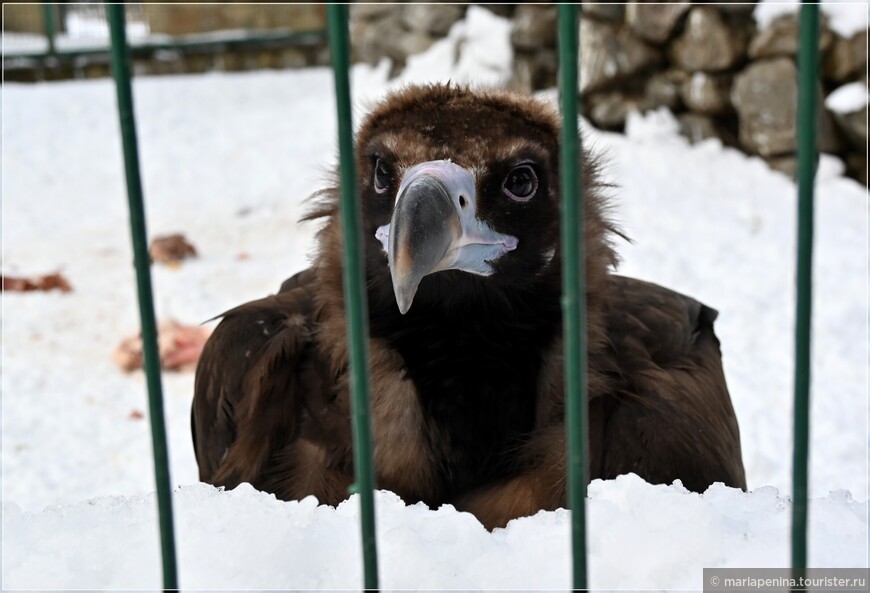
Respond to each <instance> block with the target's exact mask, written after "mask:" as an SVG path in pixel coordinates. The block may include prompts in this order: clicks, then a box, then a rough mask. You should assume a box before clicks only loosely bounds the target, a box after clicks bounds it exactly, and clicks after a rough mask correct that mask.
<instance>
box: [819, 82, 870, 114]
mask: <svg viewBox="0 0 870 593" xmlns="http://www.w3.org/2000/svg"><path fill="white" fill-rule="evenodd" d="M868 102H870V92H867V87H866V86H865V85H864V83H863V82H850V83H849V84H844V85H843V86H841V87H840V88H838V89H837V90H835V91H834V92H833V93H831V94H830V95H828V98H827V99H825V107H827V108H828V109H830V110H831V111H833V112H834V113H843V114H846V113H855V112H856V111H860V110H861V109H864V108H865V107H866V106H867V103H868Z"/></svg>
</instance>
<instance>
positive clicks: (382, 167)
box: [372, 157, 393, 194]
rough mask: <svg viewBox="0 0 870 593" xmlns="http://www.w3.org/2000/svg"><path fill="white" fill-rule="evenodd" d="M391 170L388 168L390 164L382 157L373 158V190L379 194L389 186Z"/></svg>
mask: <svg viewBox="0 0 870 593" xmlns="http://www.w3.org/2000/svg"><path fill="white" fill-rule="evenodd" d="M392 177H393V175H392V171H391V170H390V166H389V165H388V164H387V163H386V162H385V161H384V159H382V158H380V157H379V158H377V159H376V160H375V174H374V181H373V183H372V184H373V185H374V188H375V191H376V192H378V193H379V194H382V193H384V192H386V191H387V189H388V188H389V187H390V182H391V181H392Z"/></svg>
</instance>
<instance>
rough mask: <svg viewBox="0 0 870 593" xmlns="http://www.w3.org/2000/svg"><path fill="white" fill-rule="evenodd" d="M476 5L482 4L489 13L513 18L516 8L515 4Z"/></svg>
mask: <svg viewBox="0 0 870 593" xmlns="http://www.w3.org/2000/svg"><path fill="white" fill-rule="evenodd" d="M478 6H482V7H483V8H485V9H487V10H488V11H490V12H491V13H493V14H497V15H498V16H503V17H506V18H513V16H514V13H515V12H516V8H517V5H516V4H479V5H478Z"/></svg>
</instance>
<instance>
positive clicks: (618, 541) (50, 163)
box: [2, 11, 868, 589]
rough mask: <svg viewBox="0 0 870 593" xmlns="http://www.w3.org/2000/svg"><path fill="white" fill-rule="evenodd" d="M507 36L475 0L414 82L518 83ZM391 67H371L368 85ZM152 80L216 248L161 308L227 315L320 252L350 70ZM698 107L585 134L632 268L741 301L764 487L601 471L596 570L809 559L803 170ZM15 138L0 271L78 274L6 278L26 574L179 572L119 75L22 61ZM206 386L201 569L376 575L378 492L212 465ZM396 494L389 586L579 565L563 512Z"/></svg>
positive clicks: (733, 371)
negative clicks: (694, 122) (430, 501)
mask: <svg viewBox="0 0 870 593" xmlns="http://www.w3.org/2000/svg"><path fill="white" fill-rule="evenodd" d="M506 36H507V28H506V24H505V23H504V21H501V20H500V19H494V18H490V17H489V16H488V14H487V13H485V12H484V11H472V12H470V15H469V22H467V23H465V24H461V25H459V26H458V27H457V29H456V30H455V31H454V33H453V34H452V35H451V37H450V38H448V39H447V40H445V41H444V42H441V43H439V44H436V46H435V47H433V48H432V50H430V52H429V53H427V54H425V55H423V56H420V57H419V58H418V59H416V60H414V61H413V62H412V63H411V66H410V68H409V71H408V72H407V73H406V74H405V78H404V80H406V81H407V80H420V79H422V78H425V77H426V76H427V75H431V74H433V73H434V75H435V77H442V78H443V77H448V76H450V77H452V78H453V79H454V80H474V81H477V82H488V83H495V82H497V81H498V80H499V79H500V78H501V77H502V76H504V74H505V72H506V68H507V67H508V65H509V59H510V55H509V49H506V48H508V46H507V42H506V39H507V37H506ZM460 43H461V45H462V46H463V47H464V51H463V53H462V58H461V61H460V62H459V63H458V64H454V65H453V66H449V62H447V64H448V65H447V66H445V62H444V61H443V59H442V57H439V56H452V55H454V51H455V49H456V47H457V46H458V45H460ZM439 52H440V53H439ZM387 70H388V69H387V68H385V67H381V68H376V69H371V68H366V67H358V68H356V69H355V70H354V87H355V90H356V91H357V93H358V94H359V96H358V101H357V103H358V105H367V104H370V102H371V101H372V98H373V97H375V96H377V95H378V94H380V93H382V92H383V90H384V88H385V86H386V83H385V77H386V72H387ZM400 82H401V81H400ZM134 90H135V100H136V109H137V118H138V119H137V123H138V126H139V140H140V156H141V161H142V167H143V179H144V188H145V195H146V198H147V211H148V212H147V213H148V222H149V231H150V234H151V235H156V234H160V233H167V232H173V231H181V232H184V233H185V235H186V236H187V237H188V238H189V239H190V240H191V241H192V242H193V243H194V244H195V245H196V247H197V249H198V250H199V252H200V254H201V256H200V258H199V259H197V260H193V261H191V262H190V263H186V264H184V266H183V267H181V268H180V269H168V268H164V267H155V268H154V270H153V274H154V283H155V290H156V306H157V312H158V317H160V318H161V319H162V318H166V317H170V316H172V317H175V318H178V319H179V320H181V321H184V322H188V323H197V322H201V321H204V320H206V319H209V318H211V317H213V316H214V315H215V314H217V313H219V312H221V311H223V310H225V309H227V308H229V307H231V306H233V305H235V304H238V303H239V302H242V301H245V300H249V299H252V298H257V297H260V296H262V295H264V294H267V293H270V292H274V291H275V290H276V289H277V287H278V285H279V283H280V282H281V280H283V279H284V278H285V277H286V276H288V275H290V274H292V273H293V272H295V271H297V270H299V269H301V268H303V267H305V266H306V265H307V261H308V254H309V251H310V248H311V244H312V235H313V232H314V231H315V229H314V228H313V227H312V226H311V225H298V224H297V223H296V220H297V219H298V218H299V216H300V214H301V213H302V212H303V210H304V204H303V199H304V198H305V197H306V196H307V195H309V194H310V193H311V192H312V191H314V190H316V189H317V188H318V187H319V186H320V184H321V182H322V179H323V178H324V176H325V172H326V170H327V169H328V167H329V166H331V164H332V163H334V145H335V140H334V138H335V124H334V116H333V114H334V102H333V96H332V83H331V73H330V72H329V71H327V70H323V69H313V70H303V71H295V72H254V73H244V74H232V75H229V74H221V75H217V74H214V75H205V76H177V77H163V78H141V79H138V80H137V81H136V82H135V89H134ZM675 130H676V127H675V123H674V120H673V118H672V117H671V116H670V114H668V113H666V112H660V113H657V114H650V115H648V116H647V117H644V118H641V117H636V118H633V119H632V120H631V122H630V123H629V125H628V127H627V135H625V136H619V135H613V134H602V133H598V132H596V131H594V130H591V129H589V130H588V136H587V140H588V142H587V144H588V145H589V146H591V147H592V148H593V149H594V150H596V151H599V152H604V153H606V154H607V156H608V158H609V161H610V165H609V168H608V174H609V176H610V177H611V178H612V180H613V181H615V182H616V183H617V184H618V185H619V188H618V189H616V190H614V197H615V199H616V202H617V210H616V214H617V217H618V219H619V220H620V222H621V224H622V226H623V228H624V229H625V231H626V232H627V233H628V234H629V235H630V236H631V237H632V238H633V240H634V243H633V244H630V245H629V244H623V245H620V251H621V253H622V255H623V259H624V263H623V265H622V267H621V272H623V273H625V274H629V275H634V276H638V277H641V278H644V279H648V280H652V281H655V282H658V283H661V284H664V285H667V286H670V287H673V288H675V289H677V290H680V291H684V292H686V293H688V294H691V295H693V296H696V297H697V298H699V299H701V300H702V301H704V302H706V303H708V304H710V305H712V306H714V307H716V308H717V309H719V311H720V317H719V320H718V321H717V332H718V334H719V336H720V338H721V340H722V349H723V356H724V361H725V370H726V374H727V377H728V381H729V385H730V389H731V393H732V397H733V400H734V405H735V408H736V411H737V416H738V419H739V422H740V428H741V435H742V443H743V453H744V460H745V464H746V470H747V478H748V482H749V487H750V489H751V492H750V493H741V492H738V491H734V490H730V489H727V488H722V487H713V488H711V489H710V490H709V491H708V492H707V493H705V494H704V495H703V496H701V495H697V494H691V493H687V492H685V491H684V490H683V489H682V488H681V487H680V486H679V485H674V486H650V485H647V484H645V483H643V482H642V481H641V480H639V479H637V478H635V477H624V478H620V479H618V480H614V481H610V482H595V483H594V484H593V485H592V486H591V488H590V502H589V509H590V519H589V521H590V534H589V550H590V566H591V569H590V570H591V575H592V585H593V586H594V587H596V588H640V589H646V588H651V587H653V588H676V589H679V588H683V589H685V588H699V587H700V586H701V574H702V573H701V568H702V567H705V566H707V567H713V566H781V565H785V564H787V562H788V533H789V508H790V502H789V500H788V496H789V492H790V466H791V410H792V405H791V397H792V396H791V383H792V379H791V377H792V356H793V355H792V351H793V345H792V332H793V316H794V289H793V278H794V253H795V246H794V228H795V220H794V209H795V208H794V207H795V188H794V184H793V183H792V182H791V181H790V180H789V179H787V178H786V177H784V176H783V175H781V174H779V173H775V172H772V171H770V170H769V169H768V168H767V167H766V166H765V164H764V163H763V162H762V161H760V160H758V159H755V158H749V157H746V156H745V155H743V154H741V153H738V152H736V151H733V150H730V149H724V148H723V147H722V146H721V145H720V144H719V143H717V142H713V141H710V142H706V143H703V144H700V145H697V146H694V147H692V146H688V145H687V144H686V142H685V141H684V140H682V139H681V138H680V137H679V136H678V135H677V134H676V131H675ZM2 141H3V163H2V165H3V167H2V173H3V175H2V184H3V186H2V189H3V220H2V222H3V229H2V230H3V233H2V236H3V264H2V271H3V272H4V273H5V274H11V275H31V274H37V273H42V272H51V271H55V270H58V269H59V270H61V271H62V272H63V274H64V275H65V276H66V277H67V278H69V280H70V281H71V283H72V285H73V289H74V291H73V292H72V293H69V294H60V293H50V294H37V293H29V294H23V295H22V294H4V295H3V311H2V324H3V352H2V354H3V355H2V404H3V409H2V412H3V414H2V415H3V420H2V422H3V478H4V479H3V489H2V498H3V530H4V531H3V578H4V581H3V585H4V587H7V588H95V589H118V588H154V587H158V586H159V561H158V544H157V534H156V521H155V519H154V514H155V511H154V499H153V496H152V495H151V494H150V492H151V491H152V490H153V475H152V462H151V454H150V440H149V434H148V426H147V421H146V420H142V419H136V418H135V416H136V415H135V414H131V413H132V412H134V411H142V412H144V411H145V410H146V395H145V386H144V380H143V376H142V375H141V374H140V373H137V374H132V375H125V374H123V373H122V372H121V371H120V370H119V369H118V368H116V367H115V366H114V364H113V363H112V361H111V356H110V354H111V352H112V350H113V349H114V348H115V346H116V345H117V344H118V342H119V341H120V340H121V338H122V337H124V336H127V335H129V334H131V333H134V332H135V331H137V325H138V322H137V310H136V305H135V303H136V301H135V285H134V277H133V270H132V267H131V259H132V255H131V250H130V246H129V236H128V232H129V231H128V227H127V213H126V200H125V193H124V179H123V166H122V157H121V150H120V139H119V132H118V126H117V116H116V111H115V101H114V89H113V86H112V83H111V81H108V80H100V81H89V82H65V83H53V84H41V85H12V84H10V85H6V86H4V88H3V136H2ZM817 199H818V205H817V209H816V225H817V226H816V251H815V263H816V265H815V272H816V285H815V317H814V328H813V331H814V334H813V339H814V342H813V354H814V361H813V414H812V448H811V451H812V459H811V462H812V467H811V474H810V475H811V495H812V496H813V497H814V500H813V502H812V505H811V511H810V517H811V531H812V535H811V549H810V558H811V564H812V565H817V566H867V545H868V544H867V524H868V520H867V496H868V465H867V454H868V401H867V384H868V365H867V361H868V343H867V335H868V333H867V332H868V325H867V319H868V251H867V247H868V245H867V237H868V211H867V205H868V202H867V194H866V192H865V190H864V188H862V187H860V186H859V185H858V184H856V183H855V182H854V181H851V180H849V179H846V178H844V177H843V176H842V165H841V164H840V163H839V162H837V161H836V160H834V159H829V158H824V159H823V161H822V164H821V168H820V173H819V179H818V184H817ZM243 254H244V255H245V256H246V258H240V256H241V255H243ZM192 389H193V376H192V375H191V374H175V375H170V374H167V375H165V376H164V390H165V399H166V402H165V403H166V415H167V421H168V433H169V446H170V457H171V466H172V467H171V471H172V480H173V483H174V484H177V485H180V487H179V488H177V489H176V492H175V505H176V524H177V535H178V540H179V558H180V565H181V583H182V586H183V587H187V588H236V589H238V588H273V587H295V588H322V587H328V588H352V587H356V586H358V584H359V583H360V580H359V570H360V569H359V565H360V563H359V561H358V558H359V546H358V531H357V529H358V528H357V523H356V520H355V517H356V510H355V508H356V503H355V501H351V502H349V503H346V504H344V505H342V506H341V507H339V508H338V509H336V510H332V509H329V508H320V507H315V506H314V504H313V502H312V501H302V502H299V503H281V502H278V501H276V500H274V498H272V497H270V496H268V495H264V494H261V493H257V492H254V491H253V490H251V489H250V488H240V489H238V490H236V491H234V492H219V491H217V490H215V489H213V488H211V487H207V486H204V485H199V484H197V472H196V463H195V461H194V457H193V450H192V447H191V442H190V435H189V416H188V413H189V407H190V400H191V394H192ZM832 491H833V494H829V493H830V492H832ZM378 500H379V505H378V513H379V515H378V517H379V521H380V522H379V529H380V532H379V533H380V536H379V537H380V540H379V541H380V544H381V548H382V570H383V578H382V584H383V585H384V586H385V587H387V588H462V589H465V588H482V587H488V588H493V587H505V588H508V587H509V588H530V589H541V588H566V587H568V586H569V560H568V559H569V554H568V552H567V550H568V538H569V536H568V533H569V528H568V521H567V514H566V513H565V512H556V513H542V514H540V515H539V516H536V517H534V518H529V519H523V520H520V521H517V522H514V523H512V524H511V525H510V526H508V528H507V529H505V530H497V531H496V532H494V533H492V534H488V533H486V532H485V531H484V530H483V529H482V528H481V527H480V526H479V525H478V524H477V523H476V521H475V520H474V519H473V518H472V517H471V516H469V515H466V514H460V513H456V512H455V511H454V510H453V509H451V508H444V509H441V510H438V511H428V510H426V509H423V508H421V507H419V506H415V507H405V506H404V505H403V504H402V503H401V502H400V501H398V500H397V499H396V498H395V497H394V496H393V495H390V494H387V493H383V494H381V495H379V499H378ZM629 567H630V568H629Z"/></svg>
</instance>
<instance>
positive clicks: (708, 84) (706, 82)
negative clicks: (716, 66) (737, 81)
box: [680, 72, 731, 115]
mask: <svg viewBox="0 0 870 593" xmlns="http://www.w3.org/2000/svg"><path fill="white" fill-rule="evenodd" d="M730 91H731V77H730V76H728V75H721V74H720V75H716V74H708V73H706V72H695V73H694V74H692V75H691V76H690V77H688V78H687V80H686V81H685V82H683V84H682V85H681V86H680V96H681V97H682V99H683V103H685V105H686V107H688V108H689V109H690V110H692V111H698V112H700V113H704V114H707V115H723V114H725V113H728V112H729V111H731V100H730V97H729V93H730Z"/></svg>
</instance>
